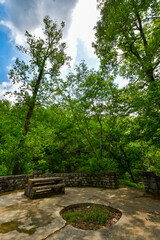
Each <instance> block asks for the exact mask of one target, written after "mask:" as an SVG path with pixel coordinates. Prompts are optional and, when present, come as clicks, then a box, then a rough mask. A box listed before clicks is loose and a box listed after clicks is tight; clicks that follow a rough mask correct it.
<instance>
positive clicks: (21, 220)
mask: <svg viewBox="0 0 160 240" xmlns="http://www.w3.org/2000/svg"><path fill="white" fill-rule="evenodd" d="M84 202H91V203H100V204H105V205H107V206H111V207H114V208H117V209H119V210H120V211H122V217H121V219H120V220H119V222H118V223H117V224H115V225H114V226H112V227H111V228H109V229H101V230H97V231H93V230H87V231H86V230H81V229H76V228H73V227H72V226H70V225H66V223H65V221H64V219H62V218H61V216H60V215H59V212H60V210H61V209H63V208H64V207H65V206H68V205H70V204H76V203H84ZM0 239H1V240H32V239H33V240H45V239H46V240H90V239H91V240H106V239H107V240H116V239H118V240H159V239H160V201H159V200H158V199H154V198H152V197H151V196H150V195H145V194H144V192H143V191H142V190H138V189H134V188H129V187H121V188H119V189H115V190H110V189H101V188H88V187H86V188H66V193H65V194H64V195H55V196H52V197H49V198H43V199H36V200H30V199H28V198H27V197H26V196H25V195H24V194H23V192H22V191H18V192H13V193H10V194H1V195H0Z"/></svg>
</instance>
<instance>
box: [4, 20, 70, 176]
mask: <svg viewBox="0 0 160 240" xmlns="http://www.w3.org/2000/svg"><path fill="white" fill-rule="evenodd" d="M43 22H44V29H43V37H44V39H43V38H40V37H36V36H34V35H32V34H30V33H29V32H28V31H26V33H25V36H26V47H23V46H18V47H17V48H18V50H20V51H21V52H22V53H25V54H27V55H28V63H26V62H27V61H26V62H25V61H24V60H19V59H18V58H17V59H16V61H15V64H14V66H13V68H12V69H11V71H10V73H9V77H10V79H11V81H12V82H13V84H17V83H18V84H20V88H19V90H16V91H15V92H14V95H15V97H16V100H17V104H19V105H21V106H22V105H23V106H26V109H25V110H26V117H25V120H24V127H23V132H22V137H21V139H20V141H19V145H18V148H19V149H21V151H20V154H19V158H17V160H16V162H15V166H14V170H13V174H18V173H20V172H21V167H20V165H22V164H20V162H22V159H23V156H24V154H25V153H24V150H25V147H24V144H25V136H26V135H27V133H28V132H29V126H30V123H31V118H32V115H33V111H34V108H35V106H36V104H44V103H45V102H46V100H48V99H49V98H50V97H51V96H52V95H53V94H54V92H55V88H56V87H55V82H56V80H57V78H58V76H59V75H60V68H61V66H63V65H64V64H65V63H66V62H67V61H68V60H69V57H67V56H66V54H65V52H64V50H65V48H66V44H65V43H63V42H61V38H62V29H63V27H64V22H62V23H61V28H60V29H58V27H57V23H56V22H53V21H52V20H51V19H50V18H49V17H45V18H44V20H43Z"/></svg>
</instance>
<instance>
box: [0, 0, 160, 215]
mask: <svg viewBox="0 0 160 240" xmlns="http://www.w3.org/2000/svg"><path fill="white" fill-rule="evenodd" d="M98 2H99V8H100V10H101V19H100V21H99V22H98V23H97V26H96V31H97V32H96V38H97V41H96V43H94V47H95V50H96V53H97V55H98V56H99V57H100V60H101V68H100V70H99V71H95V70H94V69H88V67H87V65H86V64H85V62H84V61H82V62H81V63H80V64H79V65H77V66H76V67H75V71H74V72H70V73H69V74H68V75H67V76H66V79H60V77H59V76H60V67H61V66H63V65H64V64H65V62H67V61H68V60H69V58H68V57H67V56H66V54H65V52H64V50H65V46H66V45H65V43H62V42H61V38H62V30H63V27H64V24H63V23H62V24H61V28H60V29H58V27H57V24H56V23H54V22H52V21H51V20H50V18H49V17H46V18H44V29H43V33H44V36H45V40H44V39H41V38H37V37H36V36H32V35H31V34H30V33H28V32H26V39H27V46H26V47H23V46H20V47H18V48H19V50H21V51H22V52H23V53H25V54H27V55H28V56H29V62H28V63H26V62H24V61H20V60H19V59H17V60H16V62H15V65H14V66H13V69H12V70H11V71H10V79H11V80H12V81H13V83H17V82H18V83H21V87H20V91H19V92H18V91H16V92H15V96H16V97H17V103H16V104H15V105H13V106H12V105H11V104H10V103H9V102H8V101H0V175H8V174H13V173H14V174H15V173H32V171H33V170H34V169H41V170H42V171H43V172H47V173H49V172H86V173H96V172H97V173H100V172H101V173H103V172H106V171H108V170H113V171H117V172H118V174H119V176H120V178H125V179H127V182H126V183H127V184H130V185H134V184H133V182H136V181H139V180H140V176H141V172H142V171H147V170H148V171H154V172H155V173H156V174H160V161H159V159H160V127H159V126H160V108H159V106H160V81H159V70H160V69H159V65H160V64H159V63H160V62H159V53H160V46H159V34H160V30H159V29H160V25H159V24H160V21H159V13H160V9H159V8H160V3H159V1H153V0H147V1H135V0H129V1H122V0H115V1H113V0H107V1H104V0H99V1H98ZM48 62H49V63H50V64H48ZM117 74H120V75H122V76H124V77H126V78H127V79H130V80H131V81H130V83H129V84H128V85H127V86H126V87H124V88H122V89H118V88H117V86H116V85H115V84H114V78H113V76H116V75H117ZM15 170H16V171H15ZM130 181H131V182H132V183H131V182H130ZM134 186H137V185H134ZM86 218H87V217H86ZM97 218H98V217H97Z"/></svg>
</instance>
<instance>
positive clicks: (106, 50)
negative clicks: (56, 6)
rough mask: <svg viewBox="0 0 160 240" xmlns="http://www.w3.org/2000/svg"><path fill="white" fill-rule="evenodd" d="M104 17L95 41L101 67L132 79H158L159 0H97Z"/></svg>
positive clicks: (99, 23)
mask: <svg viewBox="0 0 160 240" xmlns="http://www.w3.org/2000/svg"><path fill="white" fill-rule="evenodd" d="M98 3H99V9H100V11H101V19H100V21H99V22H98V23H97V26H96V38H97V40H96V43H95V44H93V45H94V47H95V50H96V53H97V55H98V56H99V57H100V59H101V64H102V66H103V67H104V68H105V69H106V70H109V71H112V72H113V71H114V73H116V74H117V73H119V74H121V75H122V76H125V77H126V78H130V79H132V80H134V81H135V80H137V79H139V80H140V79H141V81H142V82H143V83H144V82H145V83H152V82H154V81H156V80H157V79H159V66H160V58H159V55H160V44H159V36H160V17H159V14H160V1H158V0H138V1H137V0H98Z"/></svg>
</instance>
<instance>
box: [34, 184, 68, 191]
mask: <svg viewBox="0 0 160 240" xmlns="http://www.w3.org/2000/svg"><path fill="white" fill-rule="evenodd" d="M59 187H65V185H64V183H60V184H54V185H43V186H37V187H32V189H33V190H41V189H49V188H51V189H52V188H59Z"/></svg>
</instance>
